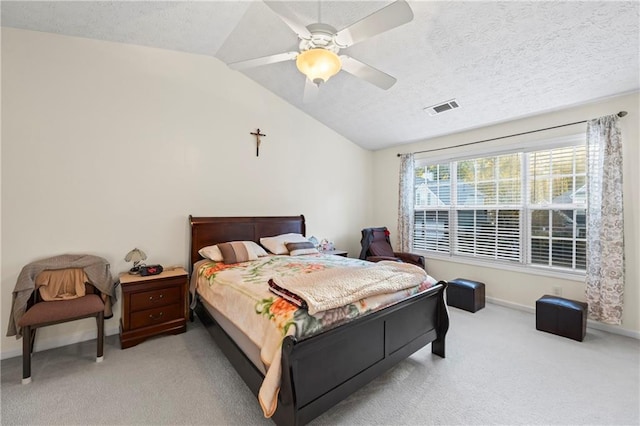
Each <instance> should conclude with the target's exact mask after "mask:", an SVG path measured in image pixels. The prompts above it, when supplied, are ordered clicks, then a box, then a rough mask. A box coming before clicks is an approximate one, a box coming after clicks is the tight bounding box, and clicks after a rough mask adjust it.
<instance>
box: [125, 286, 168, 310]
mask: <svg viewBox="0 0 640 426" xmlns="http://www.w3.org/2000/svg"><path fill="white" fill-rule="evenodd" d="M179 301H180V287H168V288H162V289H159V290H154V291H145V292H143V293H135V294H132V295H131V312H138V311H144V310H145V309H151V308H157V307H160V306H166V305H171V304H172V303H178V302H179Z"/></svg>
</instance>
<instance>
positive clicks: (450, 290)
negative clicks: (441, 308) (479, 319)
mask: <svg viewBox="0 0 640 426" xmlns="http://www.w3.org/2000/svg"><path fill="white" fill-rule="evenodd" d="M447 305H449V306H453V307H454V308H460V309H464V310H465V311H469V312H476V311H478V310H480V309H482V308H484V283H481V282H478V281H471V280H467V279H465V278H456V279H455V280H451V281H449V285H448V286H447Z"/></svg>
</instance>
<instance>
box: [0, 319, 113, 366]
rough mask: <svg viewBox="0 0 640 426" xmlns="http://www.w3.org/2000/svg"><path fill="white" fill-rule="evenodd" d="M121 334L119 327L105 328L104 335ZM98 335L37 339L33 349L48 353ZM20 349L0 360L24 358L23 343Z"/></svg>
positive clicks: (92, 332) (4, 353) (79, 334)
mask: <svg viewBox="0 0 640 426" xmlns="http://www.w3.org/2000/svg"><path fill="white" fill-rule="evenodd" d="M119 332H120V328H119V326H117V325H116V326H113V327H108V328H107V327H105V329H104V335H105V336H112V335H114V334H118V333H119ZM97 335H98V331H97V330H91V331H85V332H78V333H74V334H71V335H69V336H59V337H50V338H48V339H36V343H35V346H34V347H33V352H40V351H46V350H48V349H53V348H59V347H62V346H67V345H72V344H74V343H80V342H84V341H86V340H92V339H95V338H96V337H97ZM20 345H21V346H20V347H19V348H15V349H9V350H8V351H3V352H2V353H1V354H0V359H8V358H14V357H17V356H22V342H21V343H20Z"/></svg>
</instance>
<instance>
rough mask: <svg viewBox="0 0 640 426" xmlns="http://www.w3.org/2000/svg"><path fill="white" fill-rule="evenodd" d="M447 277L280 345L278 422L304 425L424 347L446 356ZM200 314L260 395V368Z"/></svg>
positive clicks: (202, 310)
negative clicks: (397, 300)
mask: <svg viewBox="0 0 640 426" xmlns="http://www.w3.org/2000/svg"><path fill="white" fill-rule="evenodd" d="M445 287H446V283H445V282H440V283H439V284H438V285H437V286H436V287H434V288H432V289H430V290H429V291H427V292H425V293H422V294H419V295H416V296H413V297H412V298H410V299H408V300H405V301H403V302H401V303H398V304H396V305H394V306H390V307H388V308H386V309H383V310H381V311H379V312H376V313H373V314H371V315H368V316H366V317H362V318H360V319H357V320H355V321H353V322H351V323H348V324H346V325H343V326H340V327H337V328H335V329H332V330H329V331H326V332H324V333H321V334H319V335H316V336H312V337H310V338H307V339H304V340H296V339H295V338H293V337H291V336H289V337H287V338H285V339H284V341H283V347H282V361H281V362H282V381H281V387H280V394H279V397H278V409H277V410H276V412H275V413H274V415H273V417H272V418H273V420H274V421H275V422H276V424H278V425H302V424H305V423H308V422H310V421H311V420H313V419H314V418H315V417H317V416H319V415H320V414H322V413H323V412H325V411H327V410H328V409H329V408H331V407H332V406H334V405H336V404H337V403H338V402H340V401H342V400H343V399H345V398H346V397H347V396H349V395H350V394H352V393H353V392H355V391H357V390H358V389H360V388H361V387H363V386H364V385H366V384H367V383H368V382H370V381H371V380H373V379H375V378H376V377H378V376H379V375H381V374H382V373H383V372H385V371H386V370H388V369H390V368H391V367H393V366H394V365H396V364H397V363H399V362H400V361H402V360H404V359H405V358H407V357H409V356H410V355H411V354H413V353H414V352H416V351H417V350H419V349H421V348H422V347H424V346H426V345H428V344H429V343H432V348H431V350H432V352H433V353H434V354H435V355H438V356H440V357H443V358H444V356H445V352H444V348H445V345H444V342H445V336H446V333H447V330H448V328H449V317H448V313H447V307H446V305H445V303H444V290H445ZM196 313H197V314H198V317H199V318H201V320H202V322H203V324H205V326H206V327H207V329H208V330H209V332H210V334H211V335H212V336H213V337H214V339H215V340H216V342H217V343H218V346H219V347H220V348H221V349H222V351H223V352H224V353H225V355H226V356H227V358H228V359H229V361H230V362H231V364H232V365H233V366H234V368H235V369H236V370H237V371H238V373H239V374H240V376H241V377H242V378H243V379H244V381H245V383H247V386H249V388H250V389H251V391H252V392H253V393H254V394H255V395H257V394H258V391H259V389H260V385H261V383H262V380H263V375H262V373H260V371H259V370H258V369H257V368H256V367H255V366H254V365H253V364H252V363H251V361H249V360H248V359H247V357H246V356H245V355H244V354H243V352H242V350H241V349H240V348H239V347H238V346H237V345H236V344H235V342H234V341H233V340H232V339H231V338H230V337H229V336H228V335H227V334H226V333H225V331H224V330H223V329H222V328H221V327H220V326H219V325H218V324H217V323H216V322H215V320H214V319H213V318H212V317H211V316H210V315H209V314H208V312H207V310H206V309H205V308H204V307H203V306H202V304H201V303H198V306H197V308H196Z"/></svg>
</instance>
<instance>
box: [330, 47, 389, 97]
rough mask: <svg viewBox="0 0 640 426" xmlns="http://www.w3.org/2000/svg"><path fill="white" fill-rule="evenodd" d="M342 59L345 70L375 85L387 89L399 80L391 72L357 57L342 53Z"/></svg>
mask: <svg viewBox="0 0 640 426" xmlns="http://www.w3.org/2000/svg"><path fill="white" fill-rule="evenodd" d="M340 60H341V61H342V70H343V71H346V72H348V73H349V74H353V75H355V76H356V77H359V78H361V79H363V80H366V81H368V82H369V83H371V84H373V85H374V86H378V87H379V88H381V89H384V90H387V89H389V88H390V87H391V86H393V85H394V84H396V81H397V80H396V79H395V77H391V76H390V75H389V74H387V73H384V72H382V71H380V70H378V69H375V68H373V67H372V66H370V65H367V64H365V63H362V62H360V61H359V60H357V59H353V58H352V57H350V56H347V55H340Z"/></svg>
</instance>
